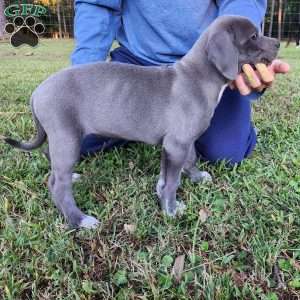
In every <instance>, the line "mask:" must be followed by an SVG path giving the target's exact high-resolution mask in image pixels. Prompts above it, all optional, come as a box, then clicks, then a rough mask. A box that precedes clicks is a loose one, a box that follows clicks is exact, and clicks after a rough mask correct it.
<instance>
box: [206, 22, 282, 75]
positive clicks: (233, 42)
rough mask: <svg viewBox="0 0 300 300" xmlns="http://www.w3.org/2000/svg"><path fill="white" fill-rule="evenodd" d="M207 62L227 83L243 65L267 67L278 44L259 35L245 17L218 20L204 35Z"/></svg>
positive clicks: (275, 53) (274, 55)
mask: <svg viewBox="0 0 300 300" xmlns="http://www.w3.org/2000/svg"><path fill="white" fill-rule="evenodd" d="M207 34H208V35H207V42H206V51H207V55H208V59H209V61H210V62H211V63H213V64H214V65H215V67H216V68H217V69H218V71H219V72H220V73H221V74H222V75H223V76H224V77H225V78H227V79H228V80H234V79H235V78H236V76H237V75H238V73H240V72H241V69H242V66H243V65H244V64H246V63H247V64H250V65H253V66H254V65H255V64H256V63H258V62H262V63H265V64H270V63H271V61H272V60H274V59H275V58H276V56H277V53H278V49H279V47H280V43H279V41H278V40H276V39H273V38H268V37H265V36H263V35H261V34H260V33H259V31H258V30H257V28H256V27H255V26H254V25H253V24H252V23H251V22H250V21H249V20H248V19H246V18H243V17H238V16H223V17H219V18H218V19H217V20H216V21H215V22H214V23H212V25H211V26H210V27H209V29H208V32H207Z"/></svg>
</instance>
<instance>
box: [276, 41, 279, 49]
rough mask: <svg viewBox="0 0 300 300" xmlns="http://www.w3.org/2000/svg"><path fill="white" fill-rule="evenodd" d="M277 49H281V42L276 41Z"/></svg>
mask: <svg viewBox="0 0 300 300" xmlns="http://www.w3.org/2000/svg"><path fill="white" fill-rule="evenodd" d="M275 47H276V48H277V49H279V48H280V41H276V43H275Z"/></svg>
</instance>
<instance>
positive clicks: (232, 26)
mask: <svg viewBox="0 0 300 300" xmlns="http://www.w3.org/2000/svg"><path fill="white" fill-rule="evenodd" d="M278 48H279V42H278V41H277V40H275V39H271V38H267V37H263V36H261V35H259V33H258V31H257V29H256V28H255V27H254V25H253V24H252V23H251V22H250V21H249V20H247V19H245V18H242V17H236V16H226V17H219V18H218V19H217V20H216V21H215V22H213V23H212V24H211V25H210V26H209V28H208V29H207V31H206V32H205V33H204V34H203V35H202V36H201V38H199V40H198V41H197V42H196V43H195V45H194V46H193V48H192V49H191V50H190V51H189V52H188V53H187V55H185V56H184V57H183V58H182V59H181V60H180V61H178V62H176V63H175V64H174V65H172V66H159V67H141V66H134V65H129V64H121V63H105V62H99V63H93V64H87V65H80V66H76V67H70V68H67V69H64V70H62V71H60V72H58V73H56V74H54V75H52V76H50V77H49V78H48V79H47V80H46V81H44V82H43V83H42V84H41V85H40V86H39V87H38V88H37V89H36V90H35V91H34V93H33V94H32V97H31V109H32V114H33V118H34V121H35V124H36V127H37V136H36V137H35V138H34V140H33V141H31V142H24V143H23V142H18V141H15V140H13V139H10V138H5V141H6V142H7V143H9V144H11V145H13V146H15V147H17V148H20V149H23V150H33V149H36V148H38V147H40V146H41V145H42V144H43V143H44V142H45V140H46V138H47V137H48V143H49V153H50V159H51V175H50V177H49V182H48V186H49V189H50V191H51V194H52V197H53V201H54V203H55V205H56V206H57V207H58V209H59V210H60V211H61V212H62V214H63V215H64V216H65V218H66V219H67V221H68V223H69V224H70V225H71V226H73V227H86V228H93V227H96V226H97V225H98V220H97V219H95V218H94V217H91V216H87V215H85V214H84V213H83V212H82V211H81V210H80V209H79V208H78V207H77V206H76V203H75V201H74V198H73V193H72V170H73V167H74V165H75V163H76V162H77V160H78V158H79V151H80V145H81V141H82V138H83V137H84V136H86V135H87V134H91V133H94V134H98V135H100V136H108V137H115V138H123V139H126V140H130V141H140V142H145V143H148V144H161V145H162V158H161V171H160V177H159V181H158V183H157V187H156V190H157V194H158V197H159V199H160V205H161V207H162V209H163V211H164V212H165V213H166V214H167V215H169V216H175V215H176V213H178V212H179V211H180V210H181V209H182V208H183V207H184V205H183V204H182V203H180V202H179V201H176V190H177V188H178V185H179V183H180V175H181V172H182V170H183V172H184V173H186V174H187V175H188V176H189V177H190V178H191V179H192V181H194V182H199V181H201V180H203V179H209V178H210V175H209V174H208V173H207V172H200V171H199V170H198V169H197V168H196V166H195V163H196V154H195V149H194V142H195V140H196V139H197V138H199V136H200V135H201V134H202V133H203V132H204V131H205V130H206V129H207V127H208V126H209V124H210V120H211V118H212V116H213V114H214V111H215V108H216V106H217V105H218V102H219V100H220V97H221V95H222V93H223V91H224V88H225V87H226V86H227V85H228V83H229V82H230V81H232V80H234V79H235V78H236V76H237V75H238V73H239V72H240V71H241V66H242V65H243V64H245V63H250V64H252V65H254V64H255V63H258V62H265V63H270V62H271V61H272V60H273V59H274V58H275V57H276V55H277V52H278Z"/></svg>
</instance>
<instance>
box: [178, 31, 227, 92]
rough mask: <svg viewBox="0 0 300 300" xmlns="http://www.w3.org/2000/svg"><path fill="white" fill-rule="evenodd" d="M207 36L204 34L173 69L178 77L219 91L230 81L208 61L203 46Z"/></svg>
mask: <svg viewBox="0 0 300 300" xmlns="http://www.w3.org/2000/svg"><path fill="white" fill-rule="evenodd" d="M207 37H208V36H207V34H204V35H203V36H202V37H201V38H200V39H199V40H198V41H197V42H196V43H195V44H194V46H193V47H192V49H191V50H190V51H189V52H188V53H187V54H186V55H185V56H184V57H183V58H182V59H181V60H179V61H177V62H176V64H175V69H176V70H177V73H178V74H179V76H187V77H190V78H193V79H194V80H197V78H198V79H199V81H201V82H203V83H204V84H205V82H208V83H209V84H214V85H215V87H216V88H218V89H221V88H222V87H223V86H224V85H225V84H229V82H230V80H228V79H227V78H225V77H224V76H223V74H221V73H220V72H219V71H218V70H217V68H216V67H215V66H214V64H213V63H212V62H211V61H209V60H208V56H207V52H206V49H205V45H206V43H207Z"/></svg>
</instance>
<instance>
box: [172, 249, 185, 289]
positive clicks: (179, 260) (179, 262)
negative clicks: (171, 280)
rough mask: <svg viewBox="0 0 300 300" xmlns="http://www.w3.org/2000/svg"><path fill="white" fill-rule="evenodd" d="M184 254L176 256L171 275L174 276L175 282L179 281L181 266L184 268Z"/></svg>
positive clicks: (181, 271)
mask: <svg viewBox="0 0 300 300" xmlns="http://www.w3.org/2000/svg"><path fill="white" fill-rule="evenodd" d="M184 260H185V254H182V255H179V256H177V257H176V259H175V262H174V265H173V268H172V273H171V275H172V276H174V277H175V280H176V282H177V283H179V282H180V281H181V277H182V273H183V268H184Z"/></svg>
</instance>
